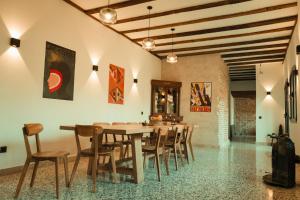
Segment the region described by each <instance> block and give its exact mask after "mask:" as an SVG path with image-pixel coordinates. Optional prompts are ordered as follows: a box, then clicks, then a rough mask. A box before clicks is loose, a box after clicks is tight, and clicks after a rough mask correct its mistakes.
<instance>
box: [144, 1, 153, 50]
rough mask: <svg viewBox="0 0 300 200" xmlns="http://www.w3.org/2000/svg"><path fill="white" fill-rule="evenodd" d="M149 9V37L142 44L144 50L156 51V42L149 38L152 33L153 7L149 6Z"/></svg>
mask: <svg viewBox="0 0 300 200" xmlns="http://www.w3.org/2000/svg"><path fill="white" fill-rule="evenodd" d="M147 9H148V10H149V19H148V37H147V38H145V39H144V40H143V42H142V45H143V48H144V49H146V50H148V51H150V50H152V49H154V47H155V42H154V40H153V39H152V38H150V37H149V31H150V10H151V9H152V6H148V7H147Z"/></svg>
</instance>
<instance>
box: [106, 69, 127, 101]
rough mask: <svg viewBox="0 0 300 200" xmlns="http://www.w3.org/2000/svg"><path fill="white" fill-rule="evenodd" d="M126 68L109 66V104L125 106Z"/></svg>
mask: <svg viewBox="0 0 300 200" xmlns="http://www.w3.org/2000/svg"><path fill="white" fill-rule="evenodd" d="M124 74H125V70H124V68H121V67H117V66H115V65H112V64H111V65H109V89H108V103H112V104H124Z"/></svg>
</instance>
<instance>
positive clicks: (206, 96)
mask: <svg viewBox="0 0 300 200" xmlns="http://www.w3.org/2000/svg"><path fill="white" fill-rule="evenodd" d="M211 93H212V83H211V82H192V83H191V101H190V111H191V112H211V96H212V95H211Z"/></svg>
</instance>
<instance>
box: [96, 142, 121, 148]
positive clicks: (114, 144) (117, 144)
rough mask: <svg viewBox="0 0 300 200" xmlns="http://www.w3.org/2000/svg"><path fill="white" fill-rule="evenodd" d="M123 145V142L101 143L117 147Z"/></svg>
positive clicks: (105, 145)
mask: <svg viewBox="0 0 300 200" xmlns="http://www.w3.org/2000/svg"><path fill="white" fill-rule="evenodd" d="M121 145H123V144H122V143H121V142H105V143H102V144H101V146H102V147H117V146H121Z"/></svg>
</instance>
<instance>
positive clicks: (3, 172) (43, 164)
mask: <svg viewBox="0 0 300 200" xmlns="http://www.w3.org/2000/svg"><path fill="white" fill-rule="evenodd" d="M75 158H76V155H75V154H74V155H70V156H68V161H69V162H73V161H75ZM60 162H61V164H62V163H63V161H62V160H61V161H60ZM33 165H34V163H33V162H32V163H30V165H29V168H33ZM50 165H53V162H51V161H43V162H40V164H39V167H48V166H50ZM23 167H24V165H20V166H16V167H10V168H6V169H0V176H7V175H10V174H15V173H20V172H21V171H22V170H23Z"/></svg>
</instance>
